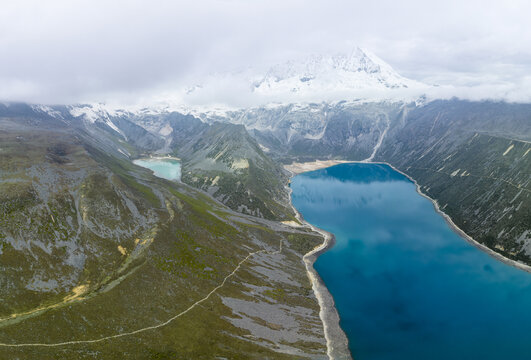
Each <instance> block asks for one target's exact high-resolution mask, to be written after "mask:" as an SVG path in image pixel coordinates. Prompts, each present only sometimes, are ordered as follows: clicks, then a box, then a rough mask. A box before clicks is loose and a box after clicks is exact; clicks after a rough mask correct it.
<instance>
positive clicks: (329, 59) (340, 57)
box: [254, 47, 418, 95]
mask: <svg viewBox="0 0 531 360" xmlns="http://www.w3.org/2000/svg"><path fill="white" fill-rule="evenodd" d="M413 85H418V83H417V82H415V81H413V80H410V79H406V78H404V77H403V76H401V75H399V74H398V73H397V72H396V71H395V70H394V69H393V68H392V67H391V66H390V65H389V64H387V63H386V62H384V61H383V60H381V59H380V58H378V57H377V56H375V55H373V54H371V53H370V52H368V51H367V50H362V49H360V48H357V47H356V48H354V49H353V51H352V52H351V53H350V54H348V55H347V54H344V53H339V54H334V55H322V54H317V55H316V54H314V55H310V56H307V57H305V58H303V59H299V60H297V61H293V60H290V61H287V62H285V63H281V64H278V65H275V66H273V67H271V68H270V69H269V70H268V71H267V73H266V75H265V76H264V78H263V79H262V80H260V81H258V82H256V83H255V84H254V91H255V92H257V93H261V94H264V95H269V94H274V93H278V92H286V91H287V92H291V93H301V94H302V93H311V92H314V91H338V90H340V91H349V90H364V89H370V90H387V89H399V88H409V87H411V86H413Z"/></svg>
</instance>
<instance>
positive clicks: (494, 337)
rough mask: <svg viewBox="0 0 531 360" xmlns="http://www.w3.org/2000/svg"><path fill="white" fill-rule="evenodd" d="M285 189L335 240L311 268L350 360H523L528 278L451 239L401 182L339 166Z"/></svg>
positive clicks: (363, 168)
mask: <svg viewBox="0 0 531 360" xmlns="http://www.w3.org/2000/svg"><path fill="white" fill-rule="evenodd" d="M291 187H292V189H293V194H292V199H293V204H294V205H295V207H296V208H297V209H298V210H299V211H300V213H301V214H302V215H303V216H304V218H305V220H306V221H308V222H310V223H312V224H314V225H315V226H318V227H320V228H322V229H324V230H327V231H329V232H331V233H333V234H334V235H335V237H336V244H335V245H334V246H333V247H332V249H330V250H328V251H327V252H325V253H324V254H322V255H321V256H319V258H318V259H317V261H316V262H315V265H314V266H315V269H316V270H317V272H318V273H319V274H320V276H321V278H322V279H323V281H324V283H325V284H326V286H327V287H328V289H329V290H330V292H331V294H332V296H333V297H334V300H335V303H336V307H337V310H338V312H339V316H340V318H341V323H340V324H341V327H342V328H343V330H344V331H345V333H346V334H347V337H348V339H349V347H350V350H351V352H352V355H353V356H354V358H355V359H356V360H373V359H389V360H391V359H392V360H402V359H410V360H411V359H421V360H423V359H427V360H438V359H445V360H448V359H482V360H485V359H531V274H529V273H526V272H524V271H522V270H518V269H516V268H514V267H511V266H509V265H506V264H504V263H502V262H500V261H498V260H495V259H494V258H492V257H491V256H489V255H487V254H486V253H484V252H482V251H481V250H479V249H477V248H475V247H474V246H472V245H471V244H469V243H467V242H466V241H465V240H464V239H462V238H461V237H460V236H459V235H457V234H456V233H454V232H453V231H452V229H451V228H450V227H449V226H448V224H446V222H445V221H444V219H443V218H442V217H441V216H440V215H439V214H437V212H436V211H435V210H434V208H433V205H432V203H431V202H430V201H429V200H428V199H426V198H424V197H422V196H420V195H419V194H418V193H417V192H416V190H415V185H414V184H413V183H412V182H411V181H410V180H409V179H407V178H406V177H404V176H403V175H401V174H400V173H398V172H396V171H394V170H393V169H391V168H390V167H389V166H386V165H378V164H342V165H337V166H334V167H331V168H327V169H322V170H317V171H313V172H309V173H304V174H300V175H297V176H295V177H294V178H293V179H292V182H291Z"/></svg>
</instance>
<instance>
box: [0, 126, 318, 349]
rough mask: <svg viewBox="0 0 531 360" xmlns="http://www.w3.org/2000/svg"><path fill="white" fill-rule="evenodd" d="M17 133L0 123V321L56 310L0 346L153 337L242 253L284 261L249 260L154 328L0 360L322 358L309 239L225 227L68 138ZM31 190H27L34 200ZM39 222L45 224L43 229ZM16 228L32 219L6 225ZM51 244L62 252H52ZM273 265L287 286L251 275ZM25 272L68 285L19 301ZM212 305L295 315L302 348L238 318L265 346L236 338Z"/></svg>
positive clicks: (270, 324)
mask: <svg viewBox="0 0 531 360" xmlns="http://www.w3.org/2000/svg"><path fill="white" fill-rule="evenodd" d="M18 125H19V124H17V125H13V122H11V124H10V125H9V126H8V123H7V122H5V120H4V122H3V123H2V127H0V129H2V131H1V133H0V135H1V136H2V141H1V144H2V145H1V146H0V147H1V149H2V150H1V152H0V156H2V161H1V162H0V164H1V166H2V172H1V180H0V185H1V187H0V196H1V197H2V201H1V204H2V206H3V207H4V208H9V209H10V210H9V212H7V211H6V212H5V213H4V214H8V215H9V216H10V217H7V218H5V217H4V218H3V219H2V221H3V222H2V223H1V227H0V233H1V234H2V235H1V236H2V237H3V238H2V239H1V240H0V241H2V244H3V245H2V246H3V250H2V254H0V263H1V264H2V266H3V272H2V276H1V277H0V281H1V282H2V283H4V284H9V287H7V288H6V287H3V289H5V291H3V292H2V293H1V294H2V304H3V307H2V308H1V309H0V311H2V315H3V316H8V315H10V314H12V313H13V312H19V313H20V312H27V311H31V310H32V309H35V308H36V307H42V306H47V305H48V306H55V304H59V305H58V306H56V307H50V308H48V309H47V310H45V311H41V312H37V313H32V314H29V315H28V314H26V315H21V316H19V317H17V318H15V319H9V320H4V321H0V342H5V343H21V342H24V343H27V342H31V343H33V342H46V343H48V342H61V341H69V340H78V339H91V338H99V337H102V336H107V335H112V334H117V333H121V332H124V331H130V330H135V329H139V328H142V327H145V326H151V325H155V324H158V323H161V322H163V321H165V320H166V319H168V318H170V317H171V316H172V315H174V314H176V313H179V312H180V311H182V310H184V309H186V308H188V307H189V306H190V305H191V304H192V303H193V302H195V301H197V300H199V299H201V298H203V297H204V296H205V295H206V294H207V293H208V292H210V291H211V290H212V289H213V288H215V287H216V286H217V285H219V284H220V283H221V281H222V280H223V279H224V278H225V276H227V275H228V274H230V273H231V272H232V271H233V270H234V268H235V267H236V265H237V264H238V262H239V261H241V260H242V259H244V258H245V257H246V256H247V254H248V253H249V252H251V251H256V250H259V249H267V250H270V251H274V250H277V249H278V246H279V244H280V241H283V242H284V249H283V251H282V253H281V254H279V255H275V256H273V255H271V256H266V255H256V256H255V257H252V258H251V259H250V261H249V262H246V263H244V264H243V265H242V267H241V269H240V270H239V271H238V272H237V273H236V274H235V276H234V277H231V278H230V279H229V281H227V283H226V285H225V286H224V287H222V288H221V289H220V290H219V293H216V294H215V295H213V296H212V297H210V298H209V299H208V300H207V301H205V302H203V303H202V304H201V305H200V306H197V307H196V308H194V309H193V310H192V311H190V312H189V313H187V314H186V315H184V316H182V317H180V318H179V319H177V320H175V321H174V322H172V323H171V324H169V325H168V326H165V327H163V328H160V329H157V330H150V331H147V332H143V333H141V334H138V335H135V336H128V337H123V338H119V339H115V340H109V341H105V342H101V343H96V344H90V345H69V346H63V347H57V348H47V347H44V348H43V347H36V348H34V347H28V348H26V347H24V348H5V347H0V358H24V359H55V358H72V359H79V358H85V359H115V358H116V359H122V358H132V359H166V358H168V359H169V358H172V359H173V358H205V359H207V358H212V357H214V356H220V357H226V358H286V359H288V358H290V359H291V358H294V356H293V355H286V351H288V352H294V351H295V352H297V351H299V352H300V353H299V355H301V356H302V355H304V356H302V357H305V356H315V355H319V356H322V355H323V354H324V351H325V348H324V343H323V340H322V328H321V326H322V325H321V324H320V321H319V318H318V306H317V303H316V301H315V299H314V298H313V297H312V294H311V287H310V283H309V281H308V279H307V278H306V274H305V272H304V267H303V264H302V262H301V256H302V254H303V253H305V252H307V251H308V250H309V249H310V248H312V247H314V246H315V245H316V244H318V243H319V242H320V238H319V237H316V236H314V235H313V234H311V233H306V232H304V231H301V232H293V231H292V230H290V229H288V228H282V229H283V230H282V229H280V228H276V227H275V226H273V225H272V224H270V223H268V222H260V221H258V220H257V219H253V218H248V217H245V216H243V215H236V214H234V213H233V212H232V211H230V210H229V209H227V208H225V207H224V206H222V205H220V204H219V203H217V202H214V201H213V200H211V199H210V198H209V197H208V196H207V195H205V194H202V193H200V192H197V191H195V190H193V189H191V188H189V187H187V186H184V185H179V184H176V183H172V182H169V181H165V180H162V179H158V178H154V177H153V176H152V175H151V174H150V173H149V172H148V171H147V170H143V169H141V168H138V167H136V166H134V165H132V164H131V163H129V162H127V161H124V160H119V159H117V158H115V157H112V156H110V155H107V154H105V153H103V152H101V151H99V150H98V149H97V148H95V147H94V146H93V145H91V144H87V143H86V142H85V141H84V140H83V138H82V137H78V138H76V137H75V136H72V135H75V134H72V133H70V132H69V131H66V130H65V131H64V132H63V131H55V132H49V133H44V132H43V131H42V129H38V131H35V129H34V128H33V127H32V126H28V127H25V128H21V127H19V126H18ZM30 125H31V124H30ZM57 144H63V145H64V146H63V147H64V148H66V150H65V151H62V150H61V149H62V146H59V147H56V145H57ZM47 149H51V150H47ZM63 150H64V149H63ZM35 168H38V169H40V170H39V172H37V173H36V174H37V175H38V174H41V175H42V174H48V173H50V172H51V173H53V174H54V175H53V176H54V177H53V178H50V179H49V182H48V183H46V184H44V179H42V178H41V179H36V178H34V177H33V176H32V174H34V173H33V172H31V171H30V169H35ZM78 170H82V173H77V172H76V171H78ZM50 176H51V175H50ZM19 179H24V180H23V181H20V180H19ZM63 183H64V184H63ZM13 184H15V185H13ZM59 184H61V186H59ZM41 185H42V186H41ZM44 185H47V186H44ZM48 185H49V186H48ZM38 186H41V188H40V190H39V191H40V192H38V191H37V192H36V191H35V190H34V189H35V188H36V187H38ZM47 195H49V196H47ZM76 204H77V205H76ZM134 209H136V211H135V210H134ZM50 215H54V219H57V220H55V222H54V221H53V220H52V221H50V218H51V217H50ZM78 215H79V217H78ZM21 217H24V218H25V219H32V220H31V221H20V222H17V221H15V220H14V219H20V218H21ZM79 218H80V219H81V220H80V222H77V220H76V219H79ZM35 221H38V222H39V223H40V224H42V227H43V229H44V230H42V231H43V232H42V233H37V234H33V231H37V230H35V229H40V227H38V226H37V227H36V226H35ZM271 226H273V227H271ZM38 231H40V230H38ZM26 234H31V235H32V237H31V238H30V237H28V236H25V235H26ZM78 234H79V235H78ZM63 236H64V237H65V239H66V240H69V242H68V243H63V242H61V239H62V237H63ZM76 236H77V237H76ZM8 237H9V240H12V239H15V240H17V241H19V242H20V243H24V244H31V243H32V239H38V240H39V241H41V242H42V243H43V244H44V247H45V248H48V247H50V248H52V251H51V254H48V253H47V252H46V251H39V250H38V249H39V247H38V246H35V245H28V246H30V248H29V250H28V249H27V248H21V249H16V248H13V247H10V245H5V244H6V243H8V241H6V239H7V238H8ZM72 239H75V240H72ZM118 245H120V246H122V247H123V249H124V250H125V255H123V254H122V253H121V252H120V250H119V249H118ZM69 246H70V247H71V248H72V249H73V250H72V251H73V253H74V254H77V255H80V254H82V256H83V257H84V259H85V263H84V264H85V266H81V267H80V269H81V270H79V271H77V270H76V267H75V266H67V265H65V264H66V263H67V262H66V261H65V258H68V257H67V252H68V251H69V249H70V248H69ZM275 257H276V258H275ZM21 259H27V260H24V261H21ZM30 259H31V262H30ZM275 259H276V260H275ZM273 260H275V261H281V263H282V264H283V268H284V269H283V271H285V272H286V273H287V274H289V279H291V280H290V281H288V282H286V281H287V280H283V279H282V277H278V278H275V277H273V278H270V277H267V276H265V275H264V274H263V273H262V272H261V271H260V268H261V267H262V266H265V265H264V264H265V263H268V262H269V265H267V266H268V267H271V269H275V267H274V264H275V263H274V262H271V261H273ZM264 262H265V263H264ZM77 265H78V266H79V264H77ZM76 271H77V272H76ZM36 273H39V274H41V279H42V280H43V281H45V280H53V279H62V278H66V279H69V280H68V281H64V282H60V284H62V285H61V286H58V287H56V288H54V289H52V290H51V291H46V290H44V289H42V288H41V289H40V290H28V289H27V288H26V286H27V284H28V282H29V280H30V279H31V278H32V277H33V276H34V275H35V274H36ZM21 274H23V276H21ZM74 275H75V276H74ZM80 284H86V285H87V288H86V292H85V293H83V294H82V296H80V297H79V298H75V299H72V298H71V296H72V295H73V293H72V289H73V288H75V287H76V286H79V285H80ZM224 299H239V300H241V301H244V302H245V303H248V304H269V305H272V306H274V307H275V308H276V309H280V310H279V311H287V313H286V315H285V316H289V309H291V308H294V309H298V307H300V308H302V309H307V310H305V311H307V316H304V317H302V318H298V319H297V324H298V325H297V326H298V328H297V329H291V330H293V331H296V332H297V333H298V332H300V333H301V334H302V333H305V332H309V333H311V334H312V336H311V337H309V338H308V340H306V341H293V339H284V340H282V336H280V339H281V340H280V341H271V336H272V335H271V334H275V333H276V332H278V331H279V330H282V329H283V325H282V324H278V323H275V320H274V319H270V318H268V317H267V314H262V315H261V316H258V317H257V316H255V315H252V314H250V315H249V319H251V320H250V323H252V324H255V325H253V326H256V327H259V326H262V327H264V328H265V330H266V332H268V334H269V335H262V336H261V335H260V333H259V332H258V333H257V332H256V331H254V332H253V328H252V327H245V326H243V327H237V326H235V325H234V321H235V320H234V319H238V318H242V317H243V318H245V316H244V315H243V314H238V315H236V314H235V313H234V309H231V307H229V306H227V305H225V303H224V302H223V301H224ZM65 300H67V301H65ZM61 302H63V303H61ZM282 309H284V310H282ZM277 322H278V321H277ZM284 326H285V325H284ZM305 328H306V330H304V329H305ZM270 335H271V336H270ZM268 336H269V337H268ZM312 338H313V339H315V340H312ZM268 339H269V340H268ZM281 344H283V345H282V346H285V347H284V348H281V347H279V346H281ZM312 354H313V355H312ZM295 357H299V356H295Z"/></svg>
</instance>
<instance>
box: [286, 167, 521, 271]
mask: <svg viewBox="0 0 531 360" xmlns="http://www.w3.org/2000/svg"><path fill="white" fill-rule="evenodd" d="M340 164H375V165H377V164H381V165H387V166H389V167H390V168H391V169H393V170H394V171H396V172H398V173H400V174H402V175H404V176H405V177H406V178H408V179H409V180H410V181H411V182H413V184H415V189H416V191H417V193H418V194H419V195H421V196H422V197H424V198H426V199H428V200H430V201H431V203H432V205H433V207H434V209H435V211H436V212H437V213H438V214H439V215H441V216H442V217H443V218H444V220H445V221H446V223H447V224H448V225H449V226H450V228H451V229H452V230H453V231H454V232H455V233H457V234H458V235H459V236H460V237H461V238H462V239H464V240H465V241H466V242H468V243H469V244H471V245H473V246H474V247H476V248H478V249H479V250H481V251H483V252H485V253H487V254H488V255H490V256H491V257H493V258H495V259H496V260H498V261H501V262H503V263H504V264H506V265H510V266H513V267H515V268H517V269H519V270H523V271H525V272H528V273H531V266H530V265H526V264H523V263H520V262H518V261H515V260H512V259H509V258H507V257H505V256H503V255H502V254H500V253H498V252H496V251H494V250H492V249H491V248H489V247H487V246H485V245H483V244H482V243H480V242H479V241H477V240H475V239H474V238H472V237H471V236H470V235H468V234H467V233H465V232H464V231H463V230H462V229H461V228H460V227H459V226H457V225H456V224H455V223H454V222H453V220H452V218H451V217H450V216H449V215H448V214H446V213H445V212H444V211H443V210H441V208H440V206H439V203H438V202H437V200H435V199H432V198H431V197H430V196H429V195H427V194H425V193H424V192H423V191H422V190H421V188H420V185H419V184H418V183H417V180H415V179H414V178H412V177H411V176H410V175H408V174H406V173H404V172H403V171H401V170H399V169H397V168H396V167H394V166H393V165H392V164H389V163H387V162H385V161H365V160H362V161H349V160H316V161H312V162H307V163H292V164H290V165H285V166H284V168H285V169H286V170H288V171H290V172H291V173H292V174H294V175H298V174H302V173H304V172H310V171H315V170H320V169H325V168H328V167H331V166H336V165H340Z"/></svg>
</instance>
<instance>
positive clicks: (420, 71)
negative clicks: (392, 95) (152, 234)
mask: <svg viewBox="0 0 531 360" xmlns="http://www.w3.org/2000/svg"><path fill="white" fill-rule="evenodd" d="M530 13H531V3H530V2H528V1H523V0H522V1H503V2H501V1H489V0H483V1H479V0H469V1H463V0H461V1H457V0H450V1H426V0H424V1H422V0H405V1H391V0H380V1H347V0H329V1H311V2H310V1H302V0H269V1H248V0H225V1H223V0H202V1H194V2H192V1H170V0H164V1H163V0H159V1H156V0H155V1H134V0H133V1H131V0H130V1H123V0H122V1H102V0H91V1H58V0H50V1H24V0H21V1H13V2H7V3H3V4H2V11H1V12H0V54H1V55H0V83H1V84H2V87H1V88H0V99H1V100H13V101H16V100H22V101H32V102H46V103H70V102H81V101H111V100H114V101H118V100H120V101H130V102H134V101H136V100H138V99H139V98H144V99H149V98H151V97H152V96H154V94H163V93H172V91H173V92H175V89H178V88H180V87H182V86H184V85H190V84H194V83H195V80H196V79H197V78H200V77H201V76H203V74H206V73H211V72H223V71H227V70H234V69H238V68H243V67H246V66H254V67H258V68H260V67H262V68H265V67H266V66H267V65H268V64H273V63H276V62H280V61H283V60H285V59H287V58H291V57H297V56H299V55H301V54H308V53H326V52H338V51H343V52H348V50H349V49H350V48H352V47H353V46H354V45H359V46H362V47H366V48H368V49H370V50H372V51H373V52H374V53H376V54H377V55H378V56H379V57H381V58H383V59H384V60H386V61H387V62H389V63H390V64H391V65H392V66H393V67H394V68H395V69H396V70H397V71H398V72H399V73H401V74H402V75H404V76H408V77H410V78H413V79H415V80H420V81H426V82H429V83H438V84H440V85H441V87H440V88H439V89H438V91H440V92H441V93H445V94H450V93H452V92H453V91H454V92H455V93H456V94H457V95H460V96H468V97H469V98H474V97H479V98H483V97H499V96H504V97H506V98H510V99H511V98H512V99H519V100H518V101H530V100H531V96H530V94H529V90H527V89H529V85H530V84H529V83H530V81H529V75H528V74H531V47H530V46H529V44H531V28H530V27H529V20H528V14H530ZM225 97H226V98H227V99H226V100H224V101H226V102H230V101H231V97H232V98H235V97H236V98H238V97H239V95H238V91H235V92H234V94H233V95H230V94H229V93H228V90H227V91H225ZM236 100H241V99H239V98H238V99H236Z"/></svg>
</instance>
